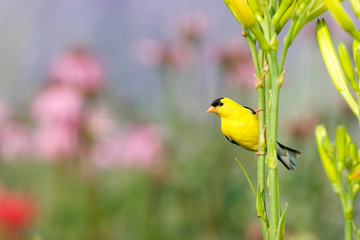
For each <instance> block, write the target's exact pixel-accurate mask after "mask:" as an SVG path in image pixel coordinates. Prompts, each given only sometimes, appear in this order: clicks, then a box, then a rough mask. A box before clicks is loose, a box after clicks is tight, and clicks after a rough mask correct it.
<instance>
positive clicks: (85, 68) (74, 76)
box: [50, 47, 104, 93]
mask: <svg viewBox="0 0 360 240" xmlns="http://www.w3.org/2000/svg"><path fill="white" fill-rule="evenodd" d="M50 79H51V80H52V81H56V82H61V83H63V84H65V85H69V86H74V87H76V88H79V89H80V90H82V91H84V92H85V93H95V92H98V91H99V90H100V89H101V87H102V85H103V84H104V71H103V68H102V65H101V63H100V61H99V59H98V57H97V56H96V55H95V54H94V53H92V52H91V51H90V50H88V49H85V48H82V47H76V48H71V49H70V50H68V51H66V52H65V53H63V54H61V55H59V56H58V57H57V58H56V59H55V61H54V63H53V65H52V68H51V72H50Z"/></svg>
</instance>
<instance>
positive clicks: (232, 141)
mask: <svg viewBox="0 0 360 240" xmlns="http://www.w3.org/2000/svg"><path fill="white" fill-rule="evenodd" d="M225 137H226V139H227V140H229V142H231V143H233V144H236V145H238V146H240V145H239V144H238V143H237V142H235V141H234V140H232V139H231V138H229V137H228V136H225Z"/></svg>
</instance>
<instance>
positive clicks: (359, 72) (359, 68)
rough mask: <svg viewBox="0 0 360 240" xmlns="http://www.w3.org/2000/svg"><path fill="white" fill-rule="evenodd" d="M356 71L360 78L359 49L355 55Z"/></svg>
mask: <svg viewBox="0 0 360 240" xmlns="http://www.w3.org/2000/svg"><path fill="white" fill-rule="evenodd" d="M354 58H355V71H356V73H357V75H358V76H360V49H358V50H357V51H356V53H355V56H354Z"/></svg>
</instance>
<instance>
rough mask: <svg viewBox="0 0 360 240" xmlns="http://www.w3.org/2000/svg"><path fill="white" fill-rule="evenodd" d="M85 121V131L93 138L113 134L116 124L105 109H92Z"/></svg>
mask: <svg viewBox="0 0 360 240" xmlns="http://www.w3.org/2000/svg"><path fill="white" fill-rule="evenodd" d="M85 121H86V123H85V125H86V129H87V130H88V131H89V133H90V134H91V135H92V136H93V137H95V138H99V137H104V136H106V135H108V134H110V133H113V131H114V130H115V128H116V122H115V120H114V118H112V116H111V114H110V112H109V111H108V109H106V108H96V109H92V111H90V112H89V113H88V115H87V117H86V119H85Z"/></svg>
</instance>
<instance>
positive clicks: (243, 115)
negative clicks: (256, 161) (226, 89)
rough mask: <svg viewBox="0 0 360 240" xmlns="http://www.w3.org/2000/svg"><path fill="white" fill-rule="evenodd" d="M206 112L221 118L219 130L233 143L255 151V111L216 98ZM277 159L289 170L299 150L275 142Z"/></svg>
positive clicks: (225, 99) (227, 99)
mask: <svg viewBox="0 0 360 240" xmlns="http://www.w3.org/2000/svg"><path fill="white" fill-rule="evenodd" d="M206 112H213V113H216V114H217V115H218V116H219V117H220V119H221V131H222V132H223V134H224V135H225V137H226V138H227V139H228V140H229V141H230V142H231V143H234V144H237V145H239V146H241V147H243V148H245V149H247V150H250V151H257V150H258V143H259V140H258V139H259V122H258V116H257V111H254V110H253V109H251V108H248V107H243V106H241V105H239V104H237V103H236V102H234V101H233V100H231V99H229V98H218V99H216V100H214V101H213V102H212V103H211V106H210V107H209V109H208V110H207V111H206ZM276 154H277V158H278V160H279V161H280V162H281V163H282V164H283V165H284V166H285V167H286V168H287V169H289V170H293V169H294V167H295V159H296V158H297V157H298V156H300V154H301V153H300V152H299V151H297V150H294V149H291V148H289V147H286V146H284V145H282V144H281V143H279V142H277V146H276Z"/></svg>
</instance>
